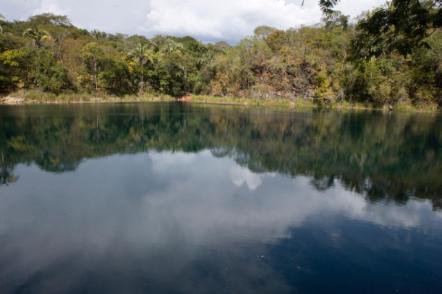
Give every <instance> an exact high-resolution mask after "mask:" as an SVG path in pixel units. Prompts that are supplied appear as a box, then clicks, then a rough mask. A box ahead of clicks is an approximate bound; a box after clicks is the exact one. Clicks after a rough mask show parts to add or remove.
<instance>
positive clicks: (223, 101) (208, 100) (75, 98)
mask: <svg viewBox="0 0 442 294" xmlns="http://www.w3.org/2000/svg"><path fill="white" fill-rule="evenodd" d="M40 94H41V93H40ZM32 96H34V97H26V94H24V95H16V94H11V95H6V96H3V97H0V105H45V104H46V105H51V104H60V105H61V104H110V103H143V102H181V103H189V104H205V105H231V106H241V107H263V108H269V109H278V110H289V111H296V110H314V109H328V110H336V111H382V112H390V111H389V108H388V107H387V106H383V107H376V106H374V105H371V104H368V103H351V102H337V103H334V104H331V105H327V106H319V105H316V104H315V103H314V102H313V101H311V100H303V99H297V100H291V99H285V98H273V99H255V98H241V97H227V96H226V97H215V96H207V95H195V96H193V95H192V96H191V98H189V99H184V100H180V99H176V98H173V97H170V96H161V95H156V96H150V95H146V96H124V97H116V96H90V95H87V94H86V95H85V94H68V95H66V94H65V95H60V96H55V95H54V96H52V95H45V93H43V94H41V95H40V96H39V95H38V94H35V93H34V94H32ZM25 97H26V98H25ZM40 97H41V98H40ZM392 111H393V112H418V113H439V112H441V109H440V108H437V106H435V105H418V106H416V105H412V104H410V103H398V104H396V105H395V106H394V108H393V110H392Z"/></svg>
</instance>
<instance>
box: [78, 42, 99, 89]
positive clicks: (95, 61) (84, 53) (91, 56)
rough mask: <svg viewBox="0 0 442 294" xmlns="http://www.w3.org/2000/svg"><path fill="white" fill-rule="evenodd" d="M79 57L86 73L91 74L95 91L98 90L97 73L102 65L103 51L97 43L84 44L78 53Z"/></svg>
mask: <svg viewBox="0 0 442 294" xmlns="http://www.w3.org/2000/svg"><path fill="white" fill-rule="evenodd" d="M80 56H81V59H82V60H83V63H84V65H85V67H86V71H87V73H88V74H90V75H91V76H92V84H93V88H94V90H95V92H98V74H99V73H100V72H101V67H102V65H103V57H104V51H103V49H102V48H100V46H98V44H97V43H95V42H91V43H88V44H86V45H85V46H84V47H83V49H82V50H81V53H80Z"/></svg>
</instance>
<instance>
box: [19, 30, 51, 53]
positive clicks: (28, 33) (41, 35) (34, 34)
mask: <svg viewBox="0 0 442 294" xmlns="http://www.w3.org/2000/svg"><path fill="white" fill-rule="evenodd" d="M23 36H25V37H29V38H31V39H32V40H33V41H34V46H35V47H37V48H41V47H42V46H43V41H44V40H49V39H50V38H51V37H50V34H49V33H48V32H47V31H41V30H39V29H38V28H37V27H33V28H29V29H27V30H25V31H24V32H23Z"/></svg>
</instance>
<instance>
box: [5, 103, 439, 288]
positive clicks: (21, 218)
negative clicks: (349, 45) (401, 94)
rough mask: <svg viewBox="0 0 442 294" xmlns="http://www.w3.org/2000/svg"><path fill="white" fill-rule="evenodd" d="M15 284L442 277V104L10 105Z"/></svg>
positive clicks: (269, 284) (10, 255)
mask: <svg viewBox="0 0 442 294" xmlns="http://www.w3.org/2000/svg"><path fill="white" fill-rule="evenodd" d="M0 156H1V157H0V293H330V292H337V293H442V211H441V208H442V118H441V117H440V116H439V115H428V114H390V115H387V114H382V113H337V112H310V113H301V112H281V111H270V110H263V109H246V108H234V107H214V106H190V105H183V104H175V103H157V104H119V105H112V104H110V105H76V106H14V107H12V106H9V107H6V106H2V107H0Z"/></svg>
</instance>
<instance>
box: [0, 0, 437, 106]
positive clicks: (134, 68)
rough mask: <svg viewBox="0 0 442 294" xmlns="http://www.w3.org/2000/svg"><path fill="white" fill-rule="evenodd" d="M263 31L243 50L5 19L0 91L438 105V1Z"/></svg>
mask: <svg viewBox="0 0 442 294" xmlns="http://www.w3.org/2000/svg"><path fill="white" fill-rule="evenodd" d="M336 2H337V1H336V0H321V1H320V4H321V7H322V8H323V11H324V16H323V20H322V22H321V23H320V24H317V25H314V26H305V27H299V28H294V29H289V30H286V31H283V30H278V29H275V28H272V27H269V26H260V27H257V28H256V29H255V31H254V34H253V35H252V36H249V37H247V38H245V39H243V40H242V41H241V42H239V43H238V44H234V45H232V44H229V43H227V42H217V43H207V44H206V43H202V42H200V41H198V40H196V39H195V38H192V37H190V36H185V37H175V36H155V37H153V38H147V37H145V36H138V35H132V36H128V35H123V34H109V33H105V32H101V31H97V30H94V31H87V30H85V29H81V28H77V27H75V26H74V25H73V24H72V23H71V21H70V20H69V18H68V17H67V16H60V15H53V14H49V13H46V14H41V15H35V16H32V17H30V18H29V19H28V20H26V21H10V20H7V19H5V18H4V17H1V19H0V93H1V95H8V94H11V93H14V92H15V93H17V92H20V91H21V92H27V93H34V96H36V97H39V95H43V94H44V95H53V96H54V97H59V96H63V95H80V94H85V95H91V96H115V97H124V96H129V95H134V96H140V97H142V96H146V95H150V96H155V95H168V96H170V97H181V96H185V95H207V96H216V97H247V98H252V99H277V98H284V99H290V100H306V101H311V102H313V103H314V104H316V105H320V106H327V105H332V104H334V103H338V102H349V103H364V104H370V105H375V106H386V105H388V106H390V107H392V106H394V105H396V104H398V103H408V104H411V105H433V106H434V107H441V106H442V32H441V29H440V27H441V24H442V13H441V9H440V8H441V6H442V0H424V1H420V0H393V1H391V2H388V3H387V4H385V5H384V6H382V7H379V8H377V9H375V10H373V11H370V12H366V13H364V14H363V15H361V16H360V17H359V18H358V19H357V21H352V20H350V19H349V17H348V16H346V15H343V14H342V13H341V12H339V11H337V10H334V8H333V7H334V4H336Z"/></svg>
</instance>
